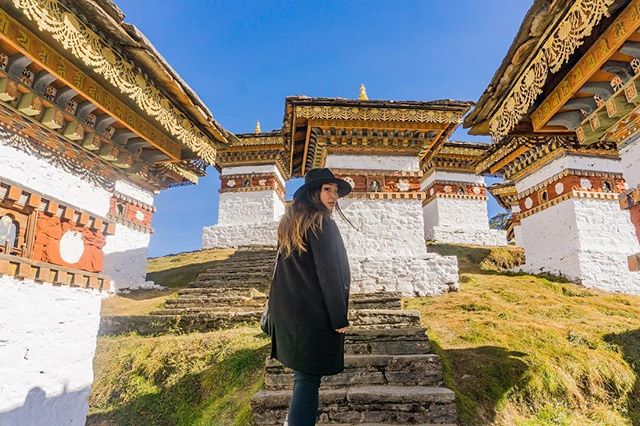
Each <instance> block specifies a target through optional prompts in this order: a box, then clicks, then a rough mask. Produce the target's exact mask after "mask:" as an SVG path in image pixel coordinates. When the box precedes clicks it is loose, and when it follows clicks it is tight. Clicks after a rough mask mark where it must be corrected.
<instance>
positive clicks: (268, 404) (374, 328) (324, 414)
mask: <svg viewBox="0 0 640 426" xmlns="http://www.w3.org/2000/svg"><path fill="white" fill-rule="evenodd" d="M351 299H352V302H351V304H350V313H349V316H350V318H349V319H350V322H351V327H350V328H349V332H348V333H347V335H346V338H345V369H344V371H343V372H342V373H341V374H338V375H335V376H327V377H324V378H323V379H322V383H321V386H320V410H319V412H320V413H319V418H318V424H320V425H324V424H331V425H353V424H358V425H365V424H366V425H372V426H373V425H379V426H381V425H400V424H402V425H408V424H416V425H431V424H455V423H456V418H457V416H456V407H455V400H454V394H453V392H452V391H451V390H449V389H447V388H445V387H443V373H442V365H441V363H440V358H439V357H438V356H437V355H435V354H433V353H431V348H430V345H429V340H428V338H427V336H426V335H425V330H424V328H422V327H421V325H420V316H419V314H418V312H416V311H407V310H402V308H401V301H400V295H399V294H396V293H373V294H352V296H351ZM265 368H266V371H265V373H266V374H265V385H264V389H263V390H261V391H260V392H258V393H257V394H256V395H254V397H253V399H252V407H253V418H254V425H256V426H266V425H282V424H283V423H284V420H285V417H286V414H287V411H288V407H289V400H290V398H291V390H292V389H293V374H292V372H291V370H289V369H288V368H286V367H284V366H283V365H282V364H281V363H280V362H278V361H276V360H272V359H267V361H266V367H265Z"/></svg>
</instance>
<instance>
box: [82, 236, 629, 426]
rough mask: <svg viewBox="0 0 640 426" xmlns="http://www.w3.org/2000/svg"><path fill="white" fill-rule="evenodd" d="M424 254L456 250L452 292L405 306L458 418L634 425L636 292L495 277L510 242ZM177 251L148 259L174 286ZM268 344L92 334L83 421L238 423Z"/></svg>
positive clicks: (224, 337) (246, 413) (244, 334)
mask: <svg viewBox="0 0 640 426" xmlns="http://www.w3.org/2000/svg"><path fill="white" fill-rule="evenodd" d="M429 249H430V250H434V251H438V252H440V253H442V254H451V255H456V256H458V259H459V262H460V265H461V272H462V274H461V288H460V291H459V292H457V293H451V294H447V295H444V296H439V297H433V298H413V299H408V300H407V301H406V305H407V307H408V308H411V309H418V310H420V311H421V316H422V321H423V324H424V325H425V327H427V328H428V334H429V336H430V337H431V339H432V340H433V341H434V343H435V346H436V350H437V352H438V353H439V354H440V355H441V356H442V359H443V363H444V366H445V374H446V381H447V385H448V386H449V387H451V388H452V389H453V390H454V391H455V392H456V396H457V401H458V410H459V413H460V417H461V421H462V423H463V424H465V425H485V424H496V425H522V426H534V425H580V426H582V425H616V426H617V425H633V426H639V425H640V379H639V377H640V297H633V296H622V295H616V294H607V293H603V292H598V291H592V290H588V289H585V288H583V287H580V286H577V285H574V284H570V283H562V282H559V281H553V280H551V279H549V278H542V277H534V276H529V275H524V274H509V273H504V272H499V271H500V270H502V269H504V268H507V267H509V266H511V265H513V264H515V263H518V262H519V259H521V256H522V254H521V252H519V251H518V250H515V249H505V248H499V249H486V248H477V247H465V246H454V245H446V246H442V245H441V246H430V247H429ZM179 256H182V257H181V260H180V261H173V258H172V257H167V258H161V259H154V262H156V263H155V266H154V267H155V268H156V270H155V271H154V272H155V273H156V274H160V275H156V276H160V277H163V276H164V277H169V276H175V277H176V278H175V281H173V282H178V281H179V278H178V277H177V275H176V274H175V271H173V270H172V269H173V268H172V265H173V266H175V269H179V268H185V267H187V268H188V267H190V266H189V264H190V263H189V257H190V256H189V255H188V254H184V255H179ZM208 256H213V254H212V253H209V254H208ZM202 260H203V259H200V260H199V261H198V262H200V261H202ZM198 262H195V263H198ZM201 263H203V264H204V263H206V260H205V261H203V262H201ZM162 268H165V269H162ZM126 302H127V299H124V298H123V300H121V305H122V306H120V308H119V309H125V308H126V306H125V305H126ZM267 351H268V340H267V339H266V338H264V337H263V336H261V335H260V334H259V331H258V328H257V326H256V327H253V328H251V327H243V328H237V329H233V330H225V331H220V332H212V333H205V334H191V335H184V336H160V337H147V338H144V337H139V336H123V337H109V338H100V339H99V342H98V351H97V354H96V359H95V373H96V381H95V384H94V387H93V391H92V395H91V399H90V405H91V412H92V413H93V414H92V415H91V416H90V420H89V424H92V425H96V424H101V425H112V424H113V425H139V424H149V425H174V424H180V425H192V424H193V425H200V424H203V425H204V424H215V425H249V424H251V412H250V407H249V399H250V397H251V395H252V394H253V393H255V391H256V390H257V389H259V388H260V386H261V385H262V380H263V379H262V377H263V375H262V374H263V372H262V368H263V360H264V357H265V356H266V354H267Z"/></svg>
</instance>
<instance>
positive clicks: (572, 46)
mask: <svg viewBox="0 0 640 426" xmlns="http://www.w3.org/2000/svg"><path fill="white" fill-rule="evenodd" d="M613 2H614V0H576V1H575V2H574V3H573V5H572V6H571V8H570V9H569V11H568V12H567V14H566V15H565V16H564V18H563V19H562V21H561V22H560V24H559V25H558V26H557V27H556V28H555V29H554V31H553V32H552V33H551V34H550V35H549V37H548V38H547V39H546V41H545V42H544V44H543V45H542V47H541V48H540V49H539V50H538V52H537V53H536V55H535V57H534V58H533V60H532V61H531V63H530V64H529V65H528V66H527V67H525V69H524V70H523V71H522V73H521V74H520V77H519V78H518V80H517V81H516V83H515V85H514V86H513V88H512V90H511V91H510V92H509V94H508V95H507V97H506V98H505V99H504V101H503V102H502V104H501V105H500V107H499V108H498V110H497V111H496V113H495V114H494V116H493V117H492V118H491V121H490V124H489V129H490V132H491V135H492V136H493V138H494V139H500V138H501V137H503V136H506V135H507V134H509V132H510V131H511V130H512V129H513V128H514V127H515V126H516V125H517V124H518V122H519V121H520V120H521V119H522V117H523V116H524V115H525V114H526V113H527V112H528V111H529V108H530V107H531V105H533V103H534V102H535V100H536V99H537V98H538V96H539V95H540V93H542V87H543V86H544V83H545V82H546V81H547V77H548V76H549V72H551V73H556V72H557V71H558V70H560V68H561V67H562V66H563V65H564V64H565V63H566V62H567V61H568V60H569V58H570V57H571V55H572V54H573V52H575V50H576V49H577V48H578V47H579V46H580V45H582V43H583V40H584V38H585V37H587V36H589V35H590V34H591V31H592V30H593V27H595V26H596V25H597V24H598V23H599V22H600V20H601V19H602V17H603V16H609V13H608V9H609V6H611V5H612V4H613Z"/></svg>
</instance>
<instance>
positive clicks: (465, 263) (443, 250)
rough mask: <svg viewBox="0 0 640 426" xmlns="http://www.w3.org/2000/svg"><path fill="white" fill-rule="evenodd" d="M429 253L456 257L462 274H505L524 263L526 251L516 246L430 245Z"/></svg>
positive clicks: (428, 247) (428, 246)
mask: <svg viewBox="0 0 640 426" xmlns="http://www.w3.org/2000/svg"><path fill="white" fill-rule="evenodd" d="M427 251H429V252H434V253H438V254H439V255H442V256H456V257H457V258H458V267H459V268H460V273H467V274H492V273H504V272H505V271H508V270H510V269H512V268H514V267H516V266H518V265H520V264H522V263H524V251H523V250H522V249H521V248H519V247H515V246H504V247H485V246H472V245H462V244H428V245H427Z"/></svg>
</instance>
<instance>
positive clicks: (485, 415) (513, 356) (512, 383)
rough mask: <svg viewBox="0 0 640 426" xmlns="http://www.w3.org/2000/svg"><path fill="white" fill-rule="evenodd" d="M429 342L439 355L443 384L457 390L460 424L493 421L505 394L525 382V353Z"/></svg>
mask: <svg viewBox="0 0 640 426" xmlns="http://www.w3.org/2000/svg"><path fill="white" fill-rule="evenodd" d="M432 344H433V347H434V350H435V352H436V353H437V354H438V355H440V358H441V359H442V367H443V369H444V380H445V385H446V386H447V387H448V388H450V389H451V390H453V391H454V392H455V394H456V404H457V408H458V416H459V421H460V423H461V424H463V425H486V424H492V423H493V422H494V420H495V418H496V415H497V413H498V412H499V411H500V408H501V405H502V404H503V403H504V402H505V401H506V399H507V397H508V394H509V393H510V392H511V391H512V390H514V389H516V388H519V387H522V386H523V385H524V383H523V381H524V380H525V373H526V372H527V368H528V366H527V364H526V363H525V362H524V361H523V358H525V357H526V356H527V354H526V353H523V352H516V351H509V350H507V349H505V348H502V347H499V346H480V347H476V348H468V349H446V350H444V349H442V348H441V347H440V346H439V345H438V344H437V343H436V342H432Z"/></svg>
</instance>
